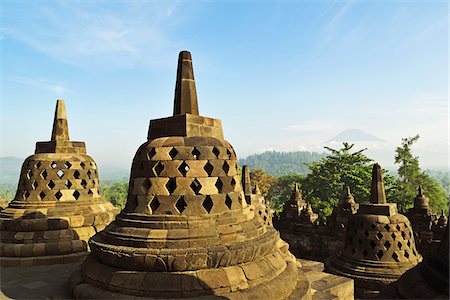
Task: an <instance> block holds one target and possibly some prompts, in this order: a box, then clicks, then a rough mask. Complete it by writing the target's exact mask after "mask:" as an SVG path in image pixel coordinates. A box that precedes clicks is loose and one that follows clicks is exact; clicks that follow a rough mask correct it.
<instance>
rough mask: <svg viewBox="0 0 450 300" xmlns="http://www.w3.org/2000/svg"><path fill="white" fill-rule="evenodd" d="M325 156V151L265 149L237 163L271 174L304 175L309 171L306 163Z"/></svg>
mask: <svg viewBox="0 0 450 300" xmlns="http://www.w3.org/2000/svg"><path fill="white" fill-rule="evenodd" d="M325 156H326V154H325V153H317V152H308V151H295V152H277V151H266V152H263V153H260V154H252V155H250V156H248V157H246V158H243V159H239V165H240V166H243V165H248V166H249V167H250V169H262V170H264V171H265V172H266V173H268V174H270V175H273V176H283V175H288V174H294V173H296V174H303V175H305V174H307V173H309V169H308V166H307V165H306V164H310V163H313V162H315V161H318V160H320V159H322V158H324V157H325Z"/></svg>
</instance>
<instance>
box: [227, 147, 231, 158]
mask: <svg viewBox="0 0 450 300" xmlns="http://www.w3.org/2000/svg"><path fill="white" fill-rule="evenodd" d="M227 156H228V159H231V151H230V149H227Z"/></svg>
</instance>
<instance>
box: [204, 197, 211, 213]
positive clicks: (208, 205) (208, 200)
mask: <svg viewBox="0 0 450 300" xmlns="http://www.w3.org/2000/svg"><path fill="white" fill-rule="evenodd" d="M202 205H203V207H204V208H205V209H206V211H207V212H208V214H209V213H210V212H211V209H212V208H213V205H214V203H213V202H212V200H211V197H210V196H206V198H205V200H204V201H203V203H202Z"/></svg>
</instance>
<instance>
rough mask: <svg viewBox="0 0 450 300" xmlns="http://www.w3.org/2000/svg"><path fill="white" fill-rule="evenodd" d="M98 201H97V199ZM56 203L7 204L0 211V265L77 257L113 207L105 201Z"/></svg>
mask: <svg viewBox="0 0 450 300" xmlns="http://www.w3.org/2000/svg"><path fill="white" fill-rule="evenodd" d="M99 202H100V201H99ZM99 202H97V203H95V204H92V202H91V203H82V202H81V203H79V204H78V203H77V204H73V203H72V204H71V205H69V204H67V205H62V206H58V207H47V208H45V207H42V208H37V209H36V208H26V209H21V208H14V207H11V206H10V207H8V208H7V209H5V210H3V211H2V213H1V215H0V266H4V267H10V266H30V265H44V264H57V263H71V262H76V261H81V260H82V259H84V258H85V256H86V255H87V251H88V240H89V238H90V237H91V236H93V235H94V234H95V233H97V232H98V231H100V230H103V229H104V228H105V227H106V225H107V224H109V223H110V222H111V221H112V220H113V218H114V216H115V215H116V214H117V210H116V209H115V208H114V207H113V205H112V204H111V203H109V202H106V200H105V201H101V202H100V203H99Z"/></svg>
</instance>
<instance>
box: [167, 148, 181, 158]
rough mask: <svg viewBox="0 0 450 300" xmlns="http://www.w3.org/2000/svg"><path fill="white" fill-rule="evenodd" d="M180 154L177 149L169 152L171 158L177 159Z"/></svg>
mask: <svg viewBox="0 0 450 300" xmlns="http://www.w3.org/2000/svg"><path fill="white" fill-rule="evenodd" d="M178 153H179V152H178V150H177V149H175V148H172V149H170V151H169V155H170V158H172V159H175V156H177V154H178Z"/></svg>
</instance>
